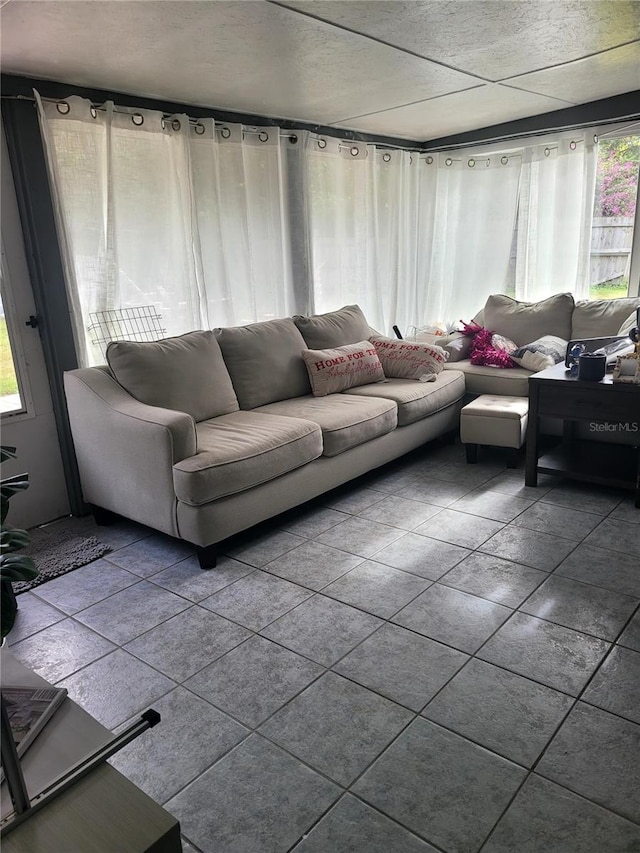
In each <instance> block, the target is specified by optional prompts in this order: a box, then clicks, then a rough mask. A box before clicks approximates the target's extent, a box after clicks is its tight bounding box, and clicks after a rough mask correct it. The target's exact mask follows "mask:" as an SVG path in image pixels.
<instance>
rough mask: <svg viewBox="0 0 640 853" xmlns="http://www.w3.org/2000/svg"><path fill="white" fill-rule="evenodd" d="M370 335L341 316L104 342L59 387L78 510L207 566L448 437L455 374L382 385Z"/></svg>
mask: <svg viewBox="0 0 640 853" xmlns="http://www.w3.org/2000/svg"><path fill="white" fill-rule="evenodd" d="M374 336H375V332H374V330H373V329H371V328H370V326H369V324H368V323H367V321H366V319H365V317H364V315H363V314H362V311H361V310H360V309H359V308H358V306H346V307H345V308H344V309H341V310H340V311H336V312H331V313H329V314H323V315H316V316H312V317H293V318H291V317H289V318H283V319H275V320H269V321H266V322H262V323H254V324H250V325H246V326H238V327H234V328H224V329H216V330H212V331H197V332H191V333H189V334H186V335H183V336H181V337H177V338H169V339H166V340H163V341H157V342H149V343H137V342H130V341H118V342H115V343H111V344H110V345H109V348H108V350H107V360H108V366H100V367H89V368H81V369H78V370H72V371H69V372H67V373H66V374H65V377H64V381H65V392H66V398H67V405H68V411H69V418H70V424H71V430H72V434H73V441H74V446H75V452H76V457H77V461H78V467H79V471H80V477H81V482H82V488H83V493H84V498H85V500H86V501H87V502H88V503H89V504H90V505H92V506H93V507H94V511H95V513H96V517H97V518H98V519H100V518H101V517H102V518H104V516H105V515H107V514H108V513H115V514H117V515H119V516H124V517H125V518H128V519H132V520H134V521H137V522H140V523H141V524H145V525H148V526H149V527H151V528H154V529H156V530H159V531H162V532H164V533H167V534H169V535H170V536H174V537H178V538H180V539H183V540H186V541H187V542H190V543H193V544H194V545H195V546H196V547H197V551H198V556H199V559H200V565H201V566H202V567H203V568H210V567H212V566H214V565H215V562H216V553H217V545H218V543H220V542H221V541H222V540H224V539H226V538H228V537H229V536H231V535H233V534H236V533H239V532H240V531H243V530H245V529H247V528H250V527H252V526H253V525H255V524H257V523H258V522H261V521H263V520H265V519H267V518H270V517H273V516H275V515H277V514H279V513H281V512H283V511H285V510H288V509H291V508H292V507H295V506H297V505H299V504H302V503H304V502H305V501H308V500H310V499H312V498H314V497H316V496H318V495H320V494H322V493H324V492H326V491H328V490H331V489H333V488H335V487H337V486H340V485H342V484H343V483H345V482H347V481H349V480H351V479H352V478H354V477H357V476H359V475H361V474H364V473H366V472H368V471H371V470H372V469H375V468H376V467H378V466H380V465H384V464H385V463H387V462H389V461H391V460H393V459H395V458H397V457H399V456H401V455H402V454H404V453H407V452H408V451H410V450H413V449H415V448H417V447H419V446H420V445H422V444H424V443H425V442H428V441H431V440H432V439H434V438H436V437H438V436H441V435H443V434H445V433H448V432H451V431H454V430H456V429H457V427H458V423H459V412H460V408H461V405H462V400H463V396H464V392H465V381H464V374H463V373H462V372H461V371H459V370H456V369H454V370H446V371H445V370H440V369H439V368H440V367H442V364H440V365H439V367H438V369H437V370H436V369H435V368H434V372H433V373H424V374H422V375H418V374H419V372H420V371H418V374H415V376H416V378H402V377H401V376H398V375H392V376H391V378H389V376H388V375H387V374H394V372H396V371H394V370H390V369H387V373H386V374H385V373H384V371H383V372H382V373H381V372H380V370H379V367H378V366H377V364H376V363H374V362H378V363H379V364H382V363H383V362H380V361H379V360H378V359H376V358H374V355H375V352H376V351H374V352H373V354H372V353H371V352H370V351H371V344H370V343H369V339H372V338H373V337H374ZM381 345H382V346H383V347H387V348H388V347H390V346H391V343H390V342H389V341H387V342H386V343H385V340H384V339H382V344H381ZM336 351H337V354H336ZM381 352H386V350H381ZM327 365H329V366H330V367H331V370H330V371H329V373H326V372H323V371H324V368H325V367H326V366H327ZM409 366H410V367H411V365H409ZM405 367H406V365H405ZM352 368H353V370H355V371H356V374H354V375H355V377H356V378H355V379H353V377H351V375H350V374H349V371H350V370H351V369H352ZM420 369H422V368H420ZM314 370H317V372H318V373H319V374H322V377H321V378H322V381H323V382H324V383H325V384H324V385H321V386H316V385H315V384H314V385H313V388H312V384H311V383H312V381H313V382H316V380H317V377H316V375H315V374H314V373H313V372H312V371H314ZM404 372H405V373H406V371H404ZM400 373H403V371H402V370H401V371H400ZM410 375H412V374H411V373H410ZM327 377H328V379H327ZM420 379H422V380H429V381H419V380H420ZM327 381H329V385H327ZM312 390H313V391H314V392H315V393H312Z"/></svg>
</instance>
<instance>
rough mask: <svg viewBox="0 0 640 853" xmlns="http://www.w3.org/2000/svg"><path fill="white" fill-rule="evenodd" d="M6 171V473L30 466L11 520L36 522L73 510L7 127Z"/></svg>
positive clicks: (1, 191) (1, 407)
mask: <svg viewBox="0 0 640 853" xmlns="http://www.w3.org/2000/svg"><path fill="white" fill-rule="evenodd" d="M0 174H1V185H0V195H1V205H2V210H1V213H2V216H1V220H0V222H1V237H2V266H1V277H2V281H1V284H2V299H1V302H0V429H1V441H2V444H4V445H10V446H13V447H16V448H17V453H18V458H17V460H15V461H9V462H5V463H4V464H3V466H2V476H3V477H8V476H10V475H12V474H20V473H22V472H24V471H26V472H28V474H29V480H30V483H31V485H30V487H29V489H27V491H26V492H23V493H21V494H17V495H16V496H15V497H13V498H12V499H11V508H10V510H9V516H8V519H7V520H8V522H9V523H10V524H13V525H14V526H15V527H33V526H35V525H36V524H43V523H45V522H47V521H51V520H53V519H54V518H60V516H63V515H68V513H69V499H68V496H67V489H66V484H65V478H64V471H63V468H62V458H61V455H60V447H59V445H58V435H57V431H56V424H55V418H54V414H53V405H52V402H51V394H50V392H49V382H48V379H47V371H46V367H45V362H44V355H43V352H42V346H41V345H40V335H39V334H38V330H37V328H36V327H35V326H29V325H26V323H27V321H29V319H30V318H31V317H33V316H34V315H35V313H36V309H35V305H34V301H33V293H32V291H31V282H30V280H29V272H28V269H27V263H26V258H25V249H24V241H23V237H22V228H21V225H20V217H19V214H18V204H17V201H16V194H15V188H14V185H13V178H12V176H11V169H10V166H9V157H8V153H7V146H6V140H5V135H4V128H3V129H2V149H1V157H0Z"/></svg>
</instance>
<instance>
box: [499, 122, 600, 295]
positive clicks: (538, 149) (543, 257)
mask: <svg viewBox="0 0 640 853" xmlns="http://www.w3.org/2000/svg"><path fill="white" fill-rule="evenodd" d="M596 165H597V146H596V144H595V143H594V141H593V134H592V133H590V134H589V133H573V134H572V135H571V136H569V137H565V138H561V139H559V140H556V141H552V142H551V141H550V142H549V143H548V144H541V145H535V146H531V147H528V148H526V149H525V150H524V152H523V165H522V185H521V193H520V209H519V216H518V248H517V259H516V298H518V299H522V300H524V301H527V302H533V301H536V300H538V299H544V298H545V297H547V296H550V295H551V294H553V293H559V292H564V291H572V292H573V294H574V296H575V298H576V299H588V298H589V253H590V247H591V224H592V212H593V197H594V189H595V175H596Z"/></svg>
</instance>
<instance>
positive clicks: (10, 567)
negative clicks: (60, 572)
mask: <svg viewBox="0 0 640 853" xmlns="http://www.w3.org/2000/svg"><path fill="white" fill-rule="evenodd" d="M37 576H38V569H37V567H36V564H35V563H34V562H33V560H32V559H31V557H26V556H25V555H24V554H22V555H20V556H16V555H14V554H2V556H0V581H5V580H7V581H30V580H33V579H34V578H35V577H37Z"/></svg>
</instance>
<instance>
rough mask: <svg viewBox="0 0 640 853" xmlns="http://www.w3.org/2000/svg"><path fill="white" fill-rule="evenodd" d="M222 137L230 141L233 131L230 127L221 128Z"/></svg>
mask: <svg viewBox="0 0 640 853" xmlns="http://www.w3.org/2000/svg"><path fill="white" fill-rule="evenodd" d="M220 136H221V137H222V138H223V139H229V137H230V136H231V130H230V129H229V128H228V127H221V128H220Z"/></svg>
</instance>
